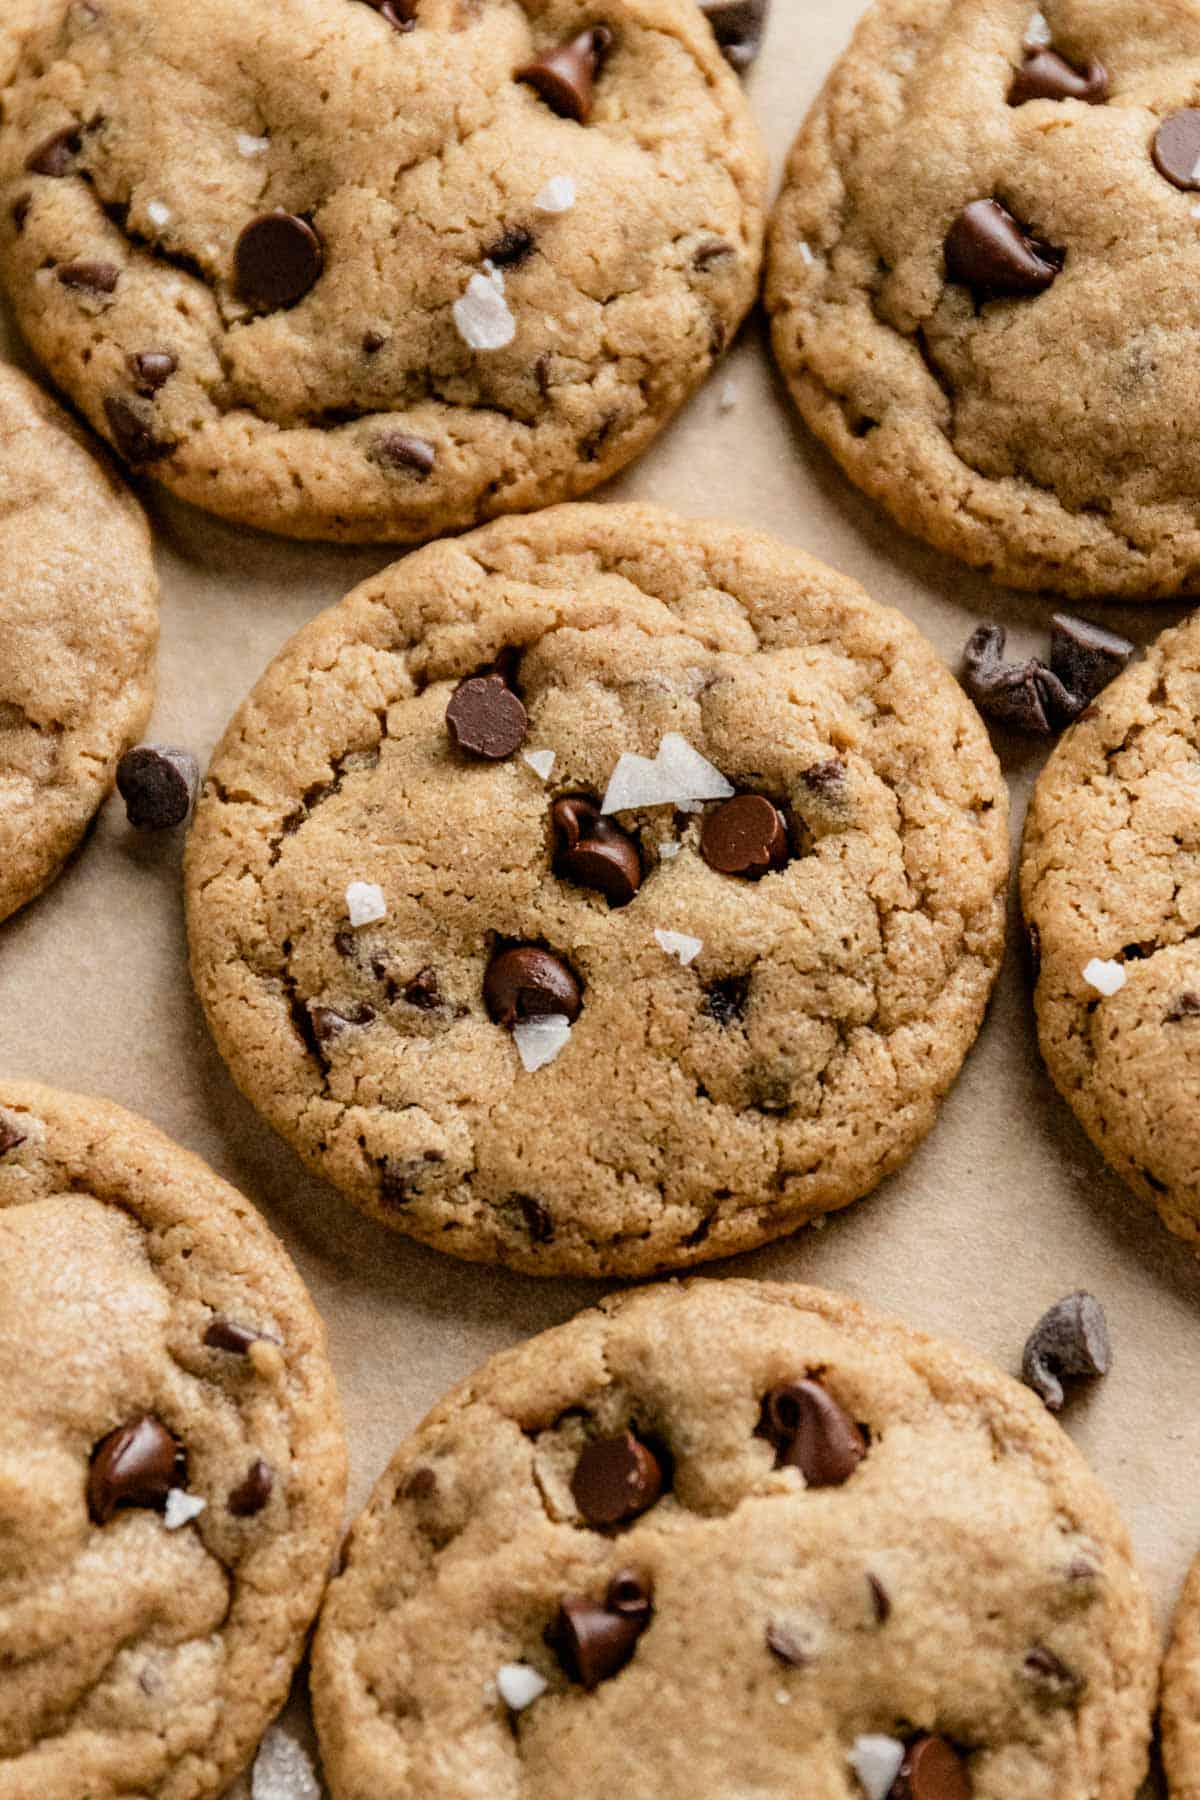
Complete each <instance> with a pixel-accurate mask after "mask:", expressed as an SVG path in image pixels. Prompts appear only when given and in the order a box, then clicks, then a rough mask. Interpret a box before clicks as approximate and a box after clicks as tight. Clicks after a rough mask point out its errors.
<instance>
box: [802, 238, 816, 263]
mask: <svg viewBox="0 0 1200 1800" xmlns="http://www.w3.org/2000/svg"><path fill="white" fill-rule="evenodd" d="M799 249H800V261H801V262H803V263H807V264H808V266H809V268H810V269H811V268H812V266H813V264H814V263H815V262H816V260H817V259H816V257H815V256H814V255H813V252H812V245H811V244H807V243H805V241H804V239H803V238H801V239H800V245H799Z"/></svg>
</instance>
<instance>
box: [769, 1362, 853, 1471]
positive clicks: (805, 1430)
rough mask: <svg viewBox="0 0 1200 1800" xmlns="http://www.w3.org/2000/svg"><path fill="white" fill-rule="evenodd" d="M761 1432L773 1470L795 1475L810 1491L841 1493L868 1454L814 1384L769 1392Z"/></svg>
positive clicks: (838, 1409) (836, 1408) (848, 1420)
mask: <svg viewBox="0 0 1200 1800" xmlns="http://www.w3.org/2000/svg"><path fill="white" fill-rule="evenodd" d="M762 1431H763V1434H764V1436H765V1437H767V1438H768V1439H769V1441H770V1442H771V1443H773V1444H774V1445H775V1451H776V1458H775V1466H776V1468H779V1469H799V1470H800V1473H801V1474H802V1475H803V1476H804V1479H805V1482H806V1483H807V1484H808V1486H809V1487H840V1486H841V1485H842V1483H843V1482H844V1481H848V1480H849V1479H850V1477H851V1475H853V1473H854V1471H855V1469H857V1467H858V1465H859V1463H860V1462H861V1461H862V1459H863V1457H864V1456H865V1455H866V1454H867V1442H866V1439H865V1438H864V1436H863V1434H862V1432H861V1431H860V1430H859V1428H858V1426H857V1425H856V1424H855V1423H854V1421H853V1420H852V1419H851V1418H850V1416H849V1414H848V1413H845V1412H843V1410H842V1408H841V1407H840V1406H839V1405H838V1403H837V1401H836V1400H835V1399H834V1397H833V1395H832V1394H831V1393H830V1392H829V1390H828V1389H827V1388H824V1387H822V1385H821V1383H820V1382H819V1381H807V1380H806V1381H794V1382H791V1383H789V1384H788V1385H787V1386H786V1387H777V1388H773V1389H772V1390H771V1392H770V1393H769V1394H768V1395H767V1397H766V1400H765V1401H764V1402H763V1424H762Z"/></svg>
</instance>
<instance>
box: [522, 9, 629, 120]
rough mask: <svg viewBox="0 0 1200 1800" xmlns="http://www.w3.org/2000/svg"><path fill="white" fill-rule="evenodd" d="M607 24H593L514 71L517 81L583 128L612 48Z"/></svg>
mask: <svg viewBox="0 0 1200 1800" xmlns="http://www.w3.org/2000/svg"><path fill="white" fill-rule="evenodd" d="M612 42H613V36H612V32H611V31H609V29H608V27H607V26H606V25H592V26H589V28H588V29H587V30H586V31H581V32H580V33H579V36H578V37H575V38H572V39H571V40H570V41H569V42H568V43H565V44H559V45H558V46H557V47H556V48H555V49H553V50H545V51H543V52H542V54H541V56H538V57H535V58H534V60H533V61H532V62H531V63H526V64H525V66H524V68H521V69H518V70H517V77H516V78H517V80H518V81H526V82H528V83H529V85H530V87H532V88H535V89H536V90H537V92H538V93H539V94H540V95H541V97H542V99H543V100H544V101H545V102H546V104H547V106H550V107H552V108H553V110H554V111H555V112H556V113H561V114H562V116H563V118H565V119H574V120H575V121H576V122H577V123H578V124H580V125H586V124H587V122H588V120H589V119H590V118H591V116H592V108H593V106H594V104H595V87H596V77H597V76H598V75H599V73H600V70H601V69H602V67H603V66H604V60H605V58H606V57H607V55H608V53H609V51H610V50H611V49H612Z"/></svg>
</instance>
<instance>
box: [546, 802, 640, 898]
mask: <svg viewBox="0 0 1200 1800" xmlns="http://www.w3.org/2000/svg"><path fill="white" fill-rule="evenodd" d="M550 817H551V819H552V820H553V822H554V828H555V830H556V831H557V833H558V835H559V850H558V856H557V858H556V859H555V868H556V869H557V870H558V873H559V874H560V875H563V876H565V877H566V879H567V880H568V881H577V882H578V883H579V885H580V887H586V888H594V889H595V890H596V892H597V893H600V894H603V895H604V897H605V899H606V900H607V901H608V903H609V905H610V906H628V904H629V902H630V901H631V900H632V899H633V897H634V895H635V894H636V893H637V891H638V888H639V887H640V886H641V884H642V859H641V857H640V856H639V855H638V848H637V845H636V844H635V843H634V841H633V839H632V838H631V837H630V836H629V834H628V832H625V831H622V830H621V828H620V826H619V825H614V824H613V822H612V820H611V819H604V818H601V816H600V808H599V807H598V806H596V805H595V804H594V802H592V801H591V800H583V799H568V800H556V801H555V802H554V805H553V806H552V807H551V809H550Z"/></svg>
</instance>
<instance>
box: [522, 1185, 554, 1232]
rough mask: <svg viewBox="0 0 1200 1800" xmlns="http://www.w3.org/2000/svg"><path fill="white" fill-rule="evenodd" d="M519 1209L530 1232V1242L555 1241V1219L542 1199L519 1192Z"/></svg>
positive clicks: (523, 1222)
mask: <svg viewBox="0 0 1200 1800" xmlns="http://www.w3.org/2000/svg"><path fill="white" fill-rule="evenodd" d="M516 1205H517V1211H518V1212H519V1213H520V1215H521V1223H522V1225H524V1227H525V1229H526V1231H527V1232H528V1233H529V1238H530V1242H531V1243H534V1244H552V1243H553V1242H554V1220H553V1219H552V1218H551V1217H550V1214H549V1213H548V1212H547V1211H546V1208H545V1207H544V1206H543V1205H542V1203H541V1201H540V1200H535V1199H533V1197H532V1196H531V1195H529V1194H518V1196H517V1202H516Z"/></svg>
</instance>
